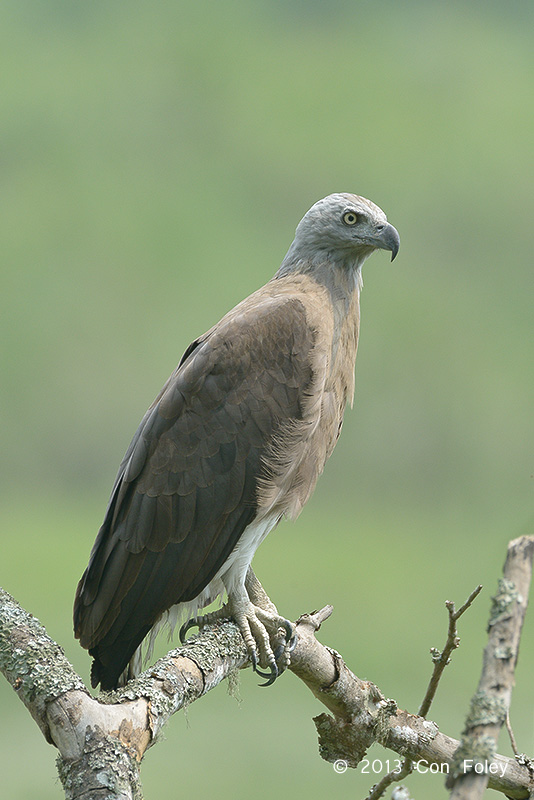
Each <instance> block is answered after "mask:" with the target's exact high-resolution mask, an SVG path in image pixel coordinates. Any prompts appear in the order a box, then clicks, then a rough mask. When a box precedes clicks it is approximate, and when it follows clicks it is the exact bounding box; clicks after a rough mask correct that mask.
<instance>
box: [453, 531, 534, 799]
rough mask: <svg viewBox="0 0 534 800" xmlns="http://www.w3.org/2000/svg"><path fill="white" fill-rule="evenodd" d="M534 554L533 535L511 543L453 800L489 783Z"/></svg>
mask: <svg viewBox="0 0 534 800" xmlns="http://www.w3.org/2000/svg"><path fill="white" fill-rule="evenodd" d="M533 555H534V536H522V537H521V538H519V539H515V540H514V541H512V542H510V544H509V545H508V553H507V557H506V562H505V564H504V569H503V577H502V578H500V579H499V586H498V590H497V594H496V595H495V596H494V597H493V598H492V607H491V612H490V619H489V623H488V634H489V636H488V643H487V645H486V648H485V650H484V657H483V664H482V672H481V675H480V680H479V683H478V688H477V691H476V693H475V694H474V695H473V697H472V699H471V706H470V710H469V714H468V716H467V720H466V723H465V730H464V734H463V738H462V742H461V744H460V746H459V748H458V750H457V752H456V753H455V756H454V763H453V773H452V775H451V776H450V779H449V781H448V785H449V788H451V787H452V792H451V800H478V798H481V797H482V795H483V793H484V791H485V789H486V787H487V785H488V779H489V774H490V771H491V769H492V766H493V762H494V760H495V756H494V754H495V750H496V747H497V738H498V735H499V731H500V729H501V727H502V726H503V724H504V723H505V721H506V716H507V712H508V709H509V708H510V700H511V697H512V687H513V684H514V671H515V667H516V663H517V656H518V652H519V640H520V637H521V629H522V626H523V620H524V618H525V613H526V610H527V604H528V591H529V587H530V579H531V575H532V558H533Z"/></svg>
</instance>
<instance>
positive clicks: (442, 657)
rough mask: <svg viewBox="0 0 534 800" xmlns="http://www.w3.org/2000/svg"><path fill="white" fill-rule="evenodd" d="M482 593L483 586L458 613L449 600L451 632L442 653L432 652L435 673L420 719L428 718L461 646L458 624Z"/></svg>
mask: <svg viewBox="0 0 534 800" xmlns="http://www.w3.org/2000/svg"><path fill="white" fill-rule="evenodd" d="M481 591H482V585H481V584H479V585H478V586H477V588H476V589H474V590H473V591H472V592H471V594H470V595H469V597H468V598H467V600H466V601H465V603H464V604H463V606H461V607H460V608H459V609H458V611H456V610H455V608H454V603H453V602H452V600H447V601H446V603H445V606H446V608H447V611H448V612H449V630H448V632H447V641H446V642H445V647H444V648H443V650H442V652H440V651H439V650H436V649H435V648H432V650H431V651H430V652H431V654H432V661H433V662H434V671H433V672H432V676H431V678H430V682H429V684H428V688H427V690H426V693H425V696H424V698H423V701H422V703H421V705H420V707H419V711H418V712H417V713H418V714H419V716H420V717H426V716H427V715H428V712H429V711H430V706H431V705H432V701H433V700H434V697H435V695H436V690H437V688H438V685H439V682H440V679H441V676H442V675H443V670H444V669H445V667H446V666H447V664H449V663H450V660H451V654H452V652H453V650H456V648H457V647H459V646H460V639H459V637H458V629H457V627H456V623H457V622H458V620H459V619H460V617H461V616H462V614H463V613H464V612H465V611H467V609H468V608H469V606H471V605H472V603H473V601H474V600H475V598H476V597H477V596H478V595H479V594H480V592H481Z"/></svg>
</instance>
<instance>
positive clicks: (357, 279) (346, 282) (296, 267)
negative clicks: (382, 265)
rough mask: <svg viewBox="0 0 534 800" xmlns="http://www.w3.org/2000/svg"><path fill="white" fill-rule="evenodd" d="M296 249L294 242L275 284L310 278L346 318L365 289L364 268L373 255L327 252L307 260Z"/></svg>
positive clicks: (316, 252) (323, 251)
mask: <svg viewBox="0 0 534 800" xmlns="http://www.w3.org/2000/svg"><path fill="white" fill-rule="evenodd" d="M294 245H295V243H294V242H293V244H292V245H291V247H290V248H289V250H288V252H287V254H286V256H285V258H284V260H283V261H282V264H281V265H280V268H279V270H278V272H277V273H276V274H275V276H274V280H276V279H277V278H285V277H291V276H292V275H293V276H297V275H308V276H309V277H310V278H312V279H313V280H314V281H316V282H317V283H318V284H320V285H321V286H324V287H325V289H328V291H329V293H330V296H331V298H332V305H333V306H334V308H338V309H339V312H340V313H341V315H345V314H347V312H348V310H349V308H350V306H351V305H352V303H353V302H354V296H355V295H356V297H357V298H359V296H360V290H361V288H362V286H363V280H362V265H363V262H364V261H365V259H366V258H367V256H368V255H369V254H370V253H361V254H358V255H355V254H354V253H353V252H352V253H350V255H345V254H338V253H336V254H335V255H334V254H333V253H332V252H331V251H328V250H316V251H315V252H314V254H313V256H310V257H305V256H303V255H302V253H301V252H299V251H298V250H297V249H296V248H295V246H294Z"/></svg>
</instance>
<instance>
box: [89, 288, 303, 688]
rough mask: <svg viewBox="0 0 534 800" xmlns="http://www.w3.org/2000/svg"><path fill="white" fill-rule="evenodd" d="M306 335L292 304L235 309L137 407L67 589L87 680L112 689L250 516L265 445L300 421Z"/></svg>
mask: <svg viewBox="0 0 534 800" xmlns="http://www.w3.org/2000/svg"><path fill="white" fill-rule="evenodd" d="M313 337H314V333H313V331H311V330H310V329H309V327H308V326H307V324H306V314H305V309H304V307H303V305H302V304H301V303H300V301H299V300H297V299H295V298H283V299H282V298H280V299H279V300H278V301H276V302H274V301H273V298H272V297H270V298H268V301H264V302H260V303H259V305H258V304H256V305H255V304H252V305H251V306H250V307H249V308H248V309H247V308H246V307H245V309H244V310H243V313H241V314H239V315H235V314H234V315H228V317H226V318H224V319H223V320H222V321H221V323H219V325H217V326H216V327H215V328H214V329H212V331H211V332H210V333H208V334H207V335H206V336H205V337H202V338H201V339H199V340H198V341H197V342H194V343H193V344H192V345H191V346H190V347H189V348H188V350H187V351H186V353H185V354H184V357H183V359H182V361H181V362H180V365H179V366H178V368H177V369H176V371H175V372H174V373H173V375H171V377H170V378H169V380H168V382H167V383H166V385H165V386H164V388H163V390H162V391H161V393H160V394H159V395H158V397H157V398H156V400H155V401H154V403H153V405H152V406H151V408H150V409H149V410H148V411H147V413H146V415H145V417H144V419H143V421H142V422H141V425H140V426H139V428H138V430H137V432H136V434H135V436H134V438H133V440H132V443H131V444H130V447H129V448H128V451H127V453H126V456H125V458H124V460H123V462H122V464H121V466H120V469H119V473H118V476H117V479H116V482H115V485H114V488H113V491H112V494H111V498H110V502H109V506H108V509H107V513H106V517H105V519H104V523H103V525H102V527H101V529H100V531H99V534H98V537H97V539H96V542H95V545H94V547H93V550H92V553H91V557H90V561H89V565H88V567H87V569H86V571H85V573H84V575H83V576H82V579H81V581H80V583H79V585H78V590H77V593H76V600H75V607H74V627H75V634H76V636H77V637H78V638H79V639H80V642H81V644H82V645H83V646H84V647H87V648H88V649H89V652H90V653H91V655H93V656H94V658H95V663H94V664H93V672H92V681H93V685H97V683H99V682H101V683H102V688H110V687H112V686H114V685H116V682H117V680H118V678H119V676H120V674H121V673H122V671H123V670H124V669H125V667H126V665H127V664H128V662H129V660H130V658H131V657H132V655H133V653H134V652H135V650H136V649H137V647H138V646H139V644H140V643H141V641H142V640H143V638H144V637H145V636H146V634H147V633H148V631H149V630H150V628H151V627H152V626H153V624H154V623H155V622H156V620H157V619H158V617H159V616H160V615H161V614H162V612H163V611H165V610H166V609H168V608H170V607H171V606H172V605H174V604H175V603H179V602H184V601H188V600H192V599H194V598H195V597H197V596H198V595H199V594H200V593H201V592H202V590H203V589H204V588H205V587H206V586H207V585H208V584H209V582H210V581H211V579H212V578H213V577H214V576H215V574H216V573H217V571H218V570H219V569H220V567H221V566H222V565H223V564H224V562H225V560H226V559H227V558H228V556H229V555H230V553H231V552H232V550H233V548H234V547H235V545H236V543H237V541H238V540H239V537H240V536H241V534H242V532H243V531H244V529H245V528H246V526H247V525H248V524H249V523H250V522H251V521H252V520H253V519H254V517H255V515H256V512H257V485H258V481H259V480H260V479H261V477H262V469H263V461H262V458H263V456H264V454H265V452H266V450H267V448H268V445H269V443H270V441H271V439H272V437H273V435H275V434H276V432H277V431H278V430H279V428H280V425H281V424H282V423H285V424H287V421H288V420H289V419H300V418H301V416H302V406H301V403H302V401H303V399H304V397H305V392H306V387H307V386H308V385H309V384H310V381H311V378H312V375H311V367H310V351H311V349H312V347H313Z"/></svg>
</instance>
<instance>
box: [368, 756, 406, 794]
mask: <svg viewBox="0 0 534 800" xmlns="http://www.w3.org/2000/svg"><path fill="white" fill-rule="evenodd" d="M413 766H414V765H413V761H412V760H411V759H410V758H407V759H405V761H404V763H403V765H402V767H401V768H400V769H397V770H391V772H388V774H387V775H384V777H383V778H382V780H381V781H379V782H378V783H377V784H375V786H373V788H372V789H371V791H370V792H369V794H368V795H367V797H366V798H365V800H379V798H380V797H383V796H384V794H385V793H386V790H387V789H388V788H389V786H391V784H392V783H398V782H399V781H402V780H403V779H404V778H407V777H408V775H409V774H410V773H411V772H412V771H413Z"/></svg>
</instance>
